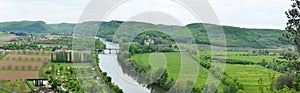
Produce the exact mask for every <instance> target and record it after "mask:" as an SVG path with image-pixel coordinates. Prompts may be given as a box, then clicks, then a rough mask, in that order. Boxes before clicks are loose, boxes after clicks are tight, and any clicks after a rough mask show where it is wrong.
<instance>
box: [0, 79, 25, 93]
mask: <svg viewBox="0 0 300 93" xmlns="http://www.w3.org/2000/svg"><path fill="white" fill-rule="evenodd" d="M0 85H1V86H4V87H6V88H8V89H13V90H14V91H16V92H18V93H29V92H30V89H29V87H28V86H27V85H26V83H25V81H24V80H11V81H4V80H0ZM0 93H2V92H0ZM4 93H6V92H4ZM8 93H10V92H8Z"/></svg>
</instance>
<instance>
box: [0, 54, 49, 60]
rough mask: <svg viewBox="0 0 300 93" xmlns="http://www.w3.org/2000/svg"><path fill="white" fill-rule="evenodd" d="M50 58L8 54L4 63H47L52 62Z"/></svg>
mask: <svg viewBox="0 0 300 93" xmlns="http://www.w3.org/2000/svg"><path fill="white" fill-rule="evenodd" d="M50 59H51V57H50V56H35V55H17V54H8V55H7V56H5V57H4V58H3V60H2V61H9V62H14V61H16V60H18V61H20V60H22V61H26V62H27V61H41V62H42V61H46V60H50Z"/></svg>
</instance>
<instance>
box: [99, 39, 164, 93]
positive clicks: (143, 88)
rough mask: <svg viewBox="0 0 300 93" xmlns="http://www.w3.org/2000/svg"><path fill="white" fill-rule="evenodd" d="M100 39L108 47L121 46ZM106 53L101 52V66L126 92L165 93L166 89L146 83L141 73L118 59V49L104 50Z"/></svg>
mask: <svg viewBox="0 0 300 93" xmlns="http://www.w3.org/2000/svg"><path fill="white" fill-rule="evenodd" d="M100 40H101V41H102V42H103V43H105V44H106V47H107V48H114V49H116V48H119V45H118V44H115V43H112V42H108V41H105V40H104V39H101V38H100ZM104 52H105V54H99V55H98V57H99V61H100V62H99V66H100V68H101V70H102V71H104V72H107V75H108V76H110V77H112V82H113V83H115V84H117V85H118V86H119V87H120V88H121V89H122V90H123V91H124V92H125V93H165V92H166V91H165V90H163V89H161V88H159V87H157V86H154V85H145V84H144V82H142V81H145V80H143V78H139V77H141V76H139V74H137V73H135V71H132V69H130V68H129V67H127V66H126V65H125V64H122V63H121V62H118V60H117V54H116V51H111V52H112V53H111V54H109V53H108V52H109V51H104Z"/></svg>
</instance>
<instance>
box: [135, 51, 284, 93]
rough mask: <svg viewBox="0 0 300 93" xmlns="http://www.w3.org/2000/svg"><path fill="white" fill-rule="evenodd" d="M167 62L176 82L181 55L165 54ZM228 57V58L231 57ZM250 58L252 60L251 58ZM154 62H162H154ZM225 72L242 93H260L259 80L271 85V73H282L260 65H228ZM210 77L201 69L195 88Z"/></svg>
mask: <svg viewBox="0 0 300 93" xmlns="http://www.w3.org/2000/svg"><path fill="white" fill-rule="evenodd" d="M236 53H239V54H241V53H245V52H235V53H231V55H232V56H233V54H234V55H235V54H236ZM163 54H164V56H165V57H166V60H167V62H168V63H167V72H168V73H169V76H171V77H172V78H174V79H175V80H176V78H177V76H178V74H179V72H180V71H179V70H180V68H181V63H180V58H181V55H180V53H179V52H172V53H163ZM231 55H228V56H231ZM149 57H150V54H135V55H133V56H132V57H131V60H136V61H137V62H139V63H141V64H144V65H149ZM245 57H248V58H245V59H248V60H255V59H252V58H251V56H245ZM249 57H250V58H249ZM151 60H152V59H151ZM153 61H161V60H155V59H154V60H153ZM225 72H226V73H228V74H229V75H232V76H233V77H235V78H237V79H238V80H239V81H240V82H241V83H242V84H244V86H245V90H242V91H240V92H247V93H253V92H254V93H256V92H259V89H258V87H259V86H258V82H257V80H258V79H259V78H262V79H263V83H264V84H268V83H269V73H276V76H279V75H280V74H281V73H279V72H276V71H273V70H270V69H267V68H264V67H261V66H259V65H235V64H227V65H226V69H225ZM207 77H208V75H207V73H206V69H203V68H200V70H199V74H198V79H197V83H196V85H195V86H197V87H202V86H203V85H204V83H205V82H206V78H207ZM222 87H224V85H223V84H220V86H219V88H218V89H219V92H221V91H222V89H223V88H222Z"/></svg>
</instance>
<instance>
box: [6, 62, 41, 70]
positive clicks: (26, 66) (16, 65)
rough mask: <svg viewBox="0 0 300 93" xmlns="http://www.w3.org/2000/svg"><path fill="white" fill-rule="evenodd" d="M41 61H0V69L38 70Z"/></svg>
mask: <svg viewBox="0 0 300 93" xmlns="http://www.w3.org/2000/svg"><path fill="white" fill-rule="evenodd" d="M43 64H44V63H43V62H0V70H39V69H41V68H42V66H43Z"/></svg>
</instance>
